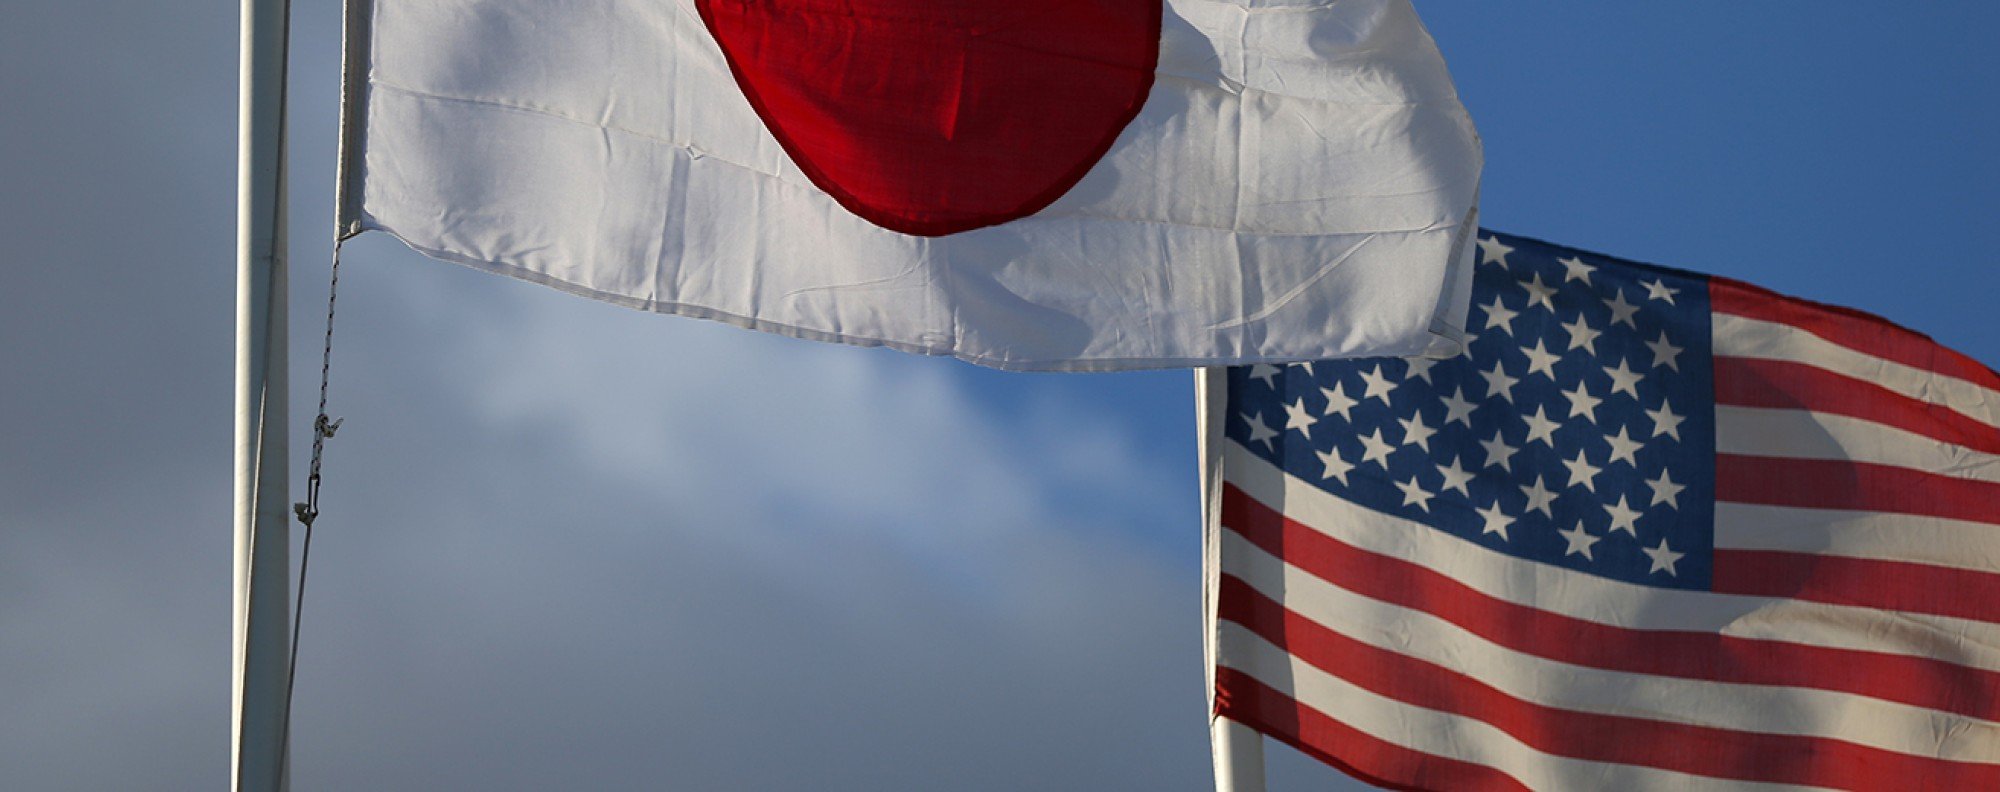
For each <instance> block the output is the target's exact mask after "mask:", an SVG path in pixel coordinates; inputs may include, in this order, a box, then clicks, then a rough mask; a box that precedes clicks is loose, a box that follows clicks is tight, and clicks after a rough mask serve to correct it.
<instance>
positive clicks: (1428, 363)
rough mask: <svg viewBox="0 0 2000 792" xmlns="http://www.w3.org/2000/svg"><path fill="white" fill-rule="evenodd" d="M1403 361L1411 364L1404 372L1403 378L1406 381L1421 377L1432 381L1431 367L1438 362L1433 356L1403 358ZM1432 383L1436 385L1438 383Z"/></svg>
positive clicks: (1426, 380)
mask: <svg viewBox="0 0 2000 792" xmlns="http://www.w3.org/2000/svg"><path fill="white" fill-rule="evenodd" d="M1403 362H1404V363H1406V364H1408V365H1409V368H1408V369H1407V370H1405V371H1404V372H1403V379H1404V380H1406V381H1407V380H1411V379H1420V380H1423V381H1425V382H1430V381H1431V367H1432V366H1435V365H1437V364H1438V362H1437V361H1436V360H1434V359H1432V358H1423V357H1413V358H1403ZM1432 384H1434V385H1435V384H1436V383H1432Z"/></svg>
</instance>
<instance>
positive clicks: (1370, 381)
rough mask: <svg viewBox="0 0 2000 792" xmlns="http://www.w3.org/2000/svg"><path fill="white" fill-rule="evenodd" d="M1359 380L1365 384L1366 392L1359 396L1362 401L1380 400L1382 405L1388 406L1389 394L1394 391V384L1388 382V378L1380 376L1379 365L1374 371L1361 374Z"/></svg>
mask: <svg viewBox="0 0 2000 792" xmlns="http://www.w3.org/2000/svg"><path fill="white" fill-rule="evenodd" d="M1361 379H1362V380H1363V381H1364V382H1366V383H1367V389H1366V391H1365V392H1364V393H1362V394H1361V398H1362V400H1363V401H1366V400H1368V399H1381V400H1382V403H1383V404H1385V405H1386V404H1389V392H1390V391H1393V390H1395V389H1396V383H1393V382H1390V381H1389V378H1388V377H1385V376H1382V367H1381V366H1380V365H1379V364H1378V365H1376V366H1375V368H1374V370H1372V371H1369V372H1366V373H1364V374H1362V375H1361ZM1391 406H1393V405H1391Z"/></svg>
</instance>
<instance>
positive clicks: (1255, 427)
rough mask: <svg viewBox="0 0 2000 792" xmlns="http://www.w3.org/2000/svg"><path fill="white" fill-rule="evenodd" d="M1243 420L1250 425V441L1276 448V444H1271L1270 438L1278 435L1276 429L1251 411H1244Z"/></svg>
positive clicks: (1272, 448)
mask: <svg viewBox="0 0 2000 792" xmlns="http://www.w3.org/2000/svg"><path fill="white" fill-rule="evenodd" d="M1243 422H1244V423H1246V424H1249V425H1250V442H1252V443H1263V444H1264V447H1265V448H1268V449H1271V450H1273V451H1275V450H1277V447H1276V446H1273V445H1271V438H1274V437H1277V436H1278V430H1276V429H1272V428H1271V427H1270V426H1268V425H1266V424H1265V423H1264V421H1263V420H1262V419H1259V418H1258V417H1257V416H1256V415H1254V414H1252V413H1244V414H1243Z"/></svg>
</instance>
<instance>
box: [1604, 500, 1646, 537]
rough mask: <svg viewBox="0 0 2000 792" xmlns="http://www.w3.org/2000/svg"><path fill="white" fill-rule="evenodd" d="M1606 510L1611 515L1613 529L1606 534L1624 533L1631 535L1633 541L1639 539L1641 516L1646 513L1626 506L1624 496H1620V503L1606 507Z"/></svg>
mask: <svg viewBox="0 0 2000 792" xmlns="http://www.w3.org/2000/svg"><path fill="white" fill-rule="evenodd" d="M1604 510H1605V511H1606V512H1609V513H1610V514H1611V528H1610V530H1607V531H1605V533H1610V532H1611V531H1624V532H1626V533H1628V534H1631V535H1632V538H1633V539H1637V538H1639V516H1640V515H1641V514H1644V513H1645V512H1641V511H1639V510H1638V509H1634V508H1632V507H1631V506H1628V505H1626V503H1625V496H1623V495H1620V496H1618V503H1616V504H1614V505H1611V506H1606V507H1604Z"/></svg>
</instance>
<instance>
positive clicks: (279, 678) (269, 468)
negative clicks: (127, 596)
mask: <svg viewBox="0 0 2000 792" xmlns="http://www.w3.org/2000/svg"><path fill="white" fill-rule="evenodd" d="M241 13H242V19H241V35H242V39H241V42H240V48H241V49H240V52H241V60H240V65H239V69H240V71H239V83H238V108H237V110H238V114H237V122H238V125H237V160H236V176H237V184H236V187H237V191H236V442H235V453H236V460H235V462H236V476H235V507H236V508H235V574H234V577H233V578H232V580H233V586H232V588H233V593H234V602H233V606H234V607H233V610H232V618H233V627H234V629H233V631H232V636H231V637H232V645H231V652H230V657H231V665H232V668H231V679H230V698H231V702H230V703H231V711H230V731H231V735H230V736H231V751H230V789H231V790H233V791H234V792H281V790H283V789H285V787H286V778H285V776H286V772H285V761H284V759H285V757H284V747H283V743H282V737H283V734H284V724H285V718H286V716H287V714H288V713H287V712H286V710H287V706H288V705H287V702H286V700H285V682H286V675H287V673H288V670H287V662H286V659H287V652H286V647H287V645H288V642H289V640H290V636H288V635H287V634H286V631H287V628H288V626H289V622H290V614H289V612H288V611H289V605H290V599H291V595H290V585H291V523H290V520H291V516H290V514H288V511H287V510H288V507H289V504H288V503H287V496H286V489H287V488H286V478H287V477H288V470H287V465H286V454H287V453H288V450H287V445H286V442H285V430H286V420H285V417H286V409H285V399H286V397H287V388H286V383H285V379H286V377H285V375H286V371H285V367H286V365H287V363H286V355H285V345H286V332H285V324H286V318H285V297H286V293H287V289H286V286H285V58H286V46H287V38H288V37H289V33H290V15H291V6H290V2H289V0H242V5H241Z"/></svg>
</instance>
